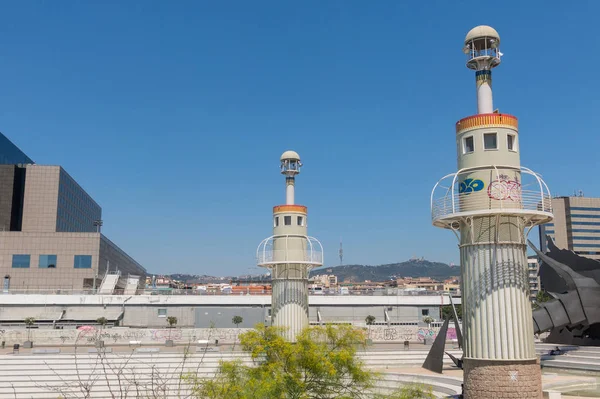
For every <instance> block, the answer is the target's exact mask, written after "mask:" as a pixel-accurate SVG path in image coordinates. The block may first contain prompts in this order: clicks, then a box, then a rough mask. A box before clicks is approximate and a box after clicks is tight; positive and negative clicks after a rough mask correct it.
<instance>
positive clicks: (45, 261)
mask: <svg viewBox="0 0 600 399" xmlns="http://www.w3.org/2000/svg"><path fill="white" fill-rule="evenodd" d="M39 266H40V267H42V268H44V267H45V268H49V269H53V268H55V267H56V255H40V263H39Z"/></svg>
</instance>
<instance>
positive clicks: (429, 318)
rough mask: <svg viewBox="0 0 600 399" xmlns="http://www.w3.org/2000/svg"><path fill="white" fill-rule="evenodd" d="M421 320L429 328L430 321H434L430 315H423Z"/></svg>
mask: <svg viewBox="0 0 600 399" xmlns="http://www.w3.org/2000/svg"><path fill="white" fill-rule="evenodd" d="M423 322H424V323H426V324H427V326H429V328H431V323H433V322H434V319H433V317H431V316H425V317H423Z"/></svg>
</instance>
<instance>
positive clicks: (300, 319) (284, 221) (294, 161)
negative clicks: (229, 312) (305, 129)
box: [256, 151, 323, 341]
mask: <svg viewBox="0 0 600 399" xmlns="http://www.w3.org/2000/svg"><path fill="white" fill-rule="evenodd" d="M301 166H302V162H301V161H300V156H299V155H298V153H296V152H295V151H286V152H284V153H283V155H282V156H281V173H282V174H283V175H285V184H286V204H285V205H278V206H275V207H274V208H273V235H272V236H271V237H268V238H266V239H264V240H263V241H262V242H261V243H260V245H259V246H258V249H257V251H256V258H257V264H258V266H261V267H266V268H269V269H270V270H271V281H272V285H273V294H272V298H271V324H272V325H274V326H279V327H284V328H286V338H287V339H288V340H290V341H295V339H296V336H297V335H298V333H300V331H302V329H304V328H306V327H308V273H309V272H310V270H311V269H312V268H314V267H319V266H322V265H323V247H322V246H321V243H320V242H319V241H318V240H317V239H316V238H313V237H309V236H308V235H307V234H306V232H307V220H306V215H307V212H306V207H305V206H302V205H295V203H294V201H295V198H294V196H295V192H294V190H295V178H296V175H297V174H299V173H300V167H301Z"/></svg>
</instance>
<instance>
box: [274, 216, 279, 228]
mask: <svg viewBox="0 0 600 399" xmlns="http://www.w3.org/2000/svg"><path fill="white" fill-rule="evenodd" d="M273 224H274V225H275V227H277V226H279V216H275V222H274V223H273Z"/></svg>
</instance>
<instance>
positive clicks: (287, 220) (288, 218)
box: [283, 216, 292, 226]
mask: <svg viewBox="0 0 600 399" xmlns="http://www.w3.org/2000/svg"><path fill="white" fill-rule="evenodd" d="M283 224H285V225H286V226H291V225H292V217H291V216H284V217H283Z"/></svg>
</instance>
